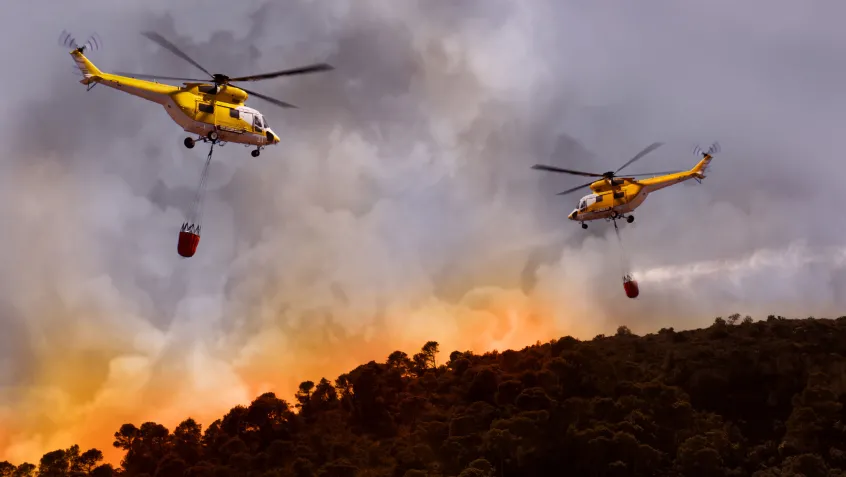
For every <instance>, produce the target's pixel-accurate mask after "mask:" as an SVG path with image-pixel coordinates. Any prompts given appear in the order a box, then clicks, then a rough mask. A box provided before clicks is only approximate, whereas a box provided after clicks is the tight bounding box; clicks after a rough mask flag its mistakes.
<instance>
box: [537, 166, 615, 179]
mask: <svg viewBox="0 0 846 477" xmlns="http://www.w3.org/2000/svg"><path fill="white" fill-rule="evenodd" d="M532 169H537V170H539V171H549V172H560V173H562V174H573V175H577V176H585V177H605V176H603V175H602V174H594V173H592V172H582V171H574V170H571V169H562V168H560V167H554V166H547V165H544V164H535V165H534V166H532Z"/></svg>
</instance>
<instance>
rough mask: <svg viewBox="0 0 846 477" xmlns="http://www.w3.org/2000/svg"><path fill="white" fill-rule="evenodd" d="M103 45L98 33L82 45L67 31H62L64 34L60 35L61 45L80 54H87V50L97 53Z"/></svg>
mask: <svg viewBox="0 0 846 477" xmlns="http://www.w3.org/2000/svg"><path fill="white" fill-rule="evenodd" d="M102 44H103V42H102V40H100V35H98V34H96V33H94V34H93V35H91V36H90V37H88V39H87V40H85V43H83V44H82V45H80V44H79V43H78V42H77V41H76V38H74V37H73V35H71V34H70V33H69V32H68V31H67V30H62V34H61V35H59V45H61V46H64V47H65V48H70V49H72V50H78V51H79V52H80V53H83V52H85V50H88V51H97V50H99V49H100V47H101V46H102Z"/></svg>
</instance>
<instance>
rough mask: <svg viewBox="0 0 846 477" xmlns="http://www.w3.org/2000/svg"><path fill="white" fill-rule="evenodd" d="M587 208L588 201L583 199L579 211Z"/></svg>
mask: <svg viewBox="0 0 846 477" xmlns="http://www.w3.org/2000/svg"><path fill="white" fill-rule="evenodd" d="M586 208H587V201H586V200H584V199H582V201H581V202H579V210H585V209H586Z"/></svg>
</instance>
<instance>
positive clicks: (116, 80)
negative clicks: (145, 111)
mask: <svg viewBox="0 0 846 477" xmlns="http://www.w3.org/2000/svg"><path fill="white" fill-rule="evenodd" d="M142 34H143V35H144V36H145V37H147V38H149V39H150V40H153V41H154V42H156V43H158V44H159V45H160V46H162V47H163V48H165V49H167V50H168V51H170V52H171V53H173V54H175V55H176V56H178V57H180V58H182V59H183V60H185V61H187V62H189V63H191V64H192V65H194V66H195V67H197V68H199V69H200V70H202V71H203V72H204V73H206V74H207V75H209V77H210V80H200V79H191V78H174V77H169V76H156V75H139V74H133V73H119V72H115V73H106V72H103V71H101V70H100V69H98V68H97V67H96V66H94V64H93V63H91V61H89V60H88V58H86V57H85V55H84V54H83V53H84V52H85V50H86V48H88V49H89V50H93V49H96V48H97V47H98V46H99V42H98V40H97V38H96V36H92V37H91V38H90V39H89V40H88V41H87V42H86V43H85V44H83V45H82V46H79V45H78V44H77V43H76V40H74V39H73V38H72V37H71V36H70V35H69V34H67V32H62V36H61V37H60V42H61V43H62V44H64V45H65V46H69V47H71V48H73V49H72V50H71V52H70V54H71V57H73V60H74V62H75V63H76V66H77V68H79V71H81V72H82V80H80V83H82V84H84V85H86V86H88V90H89V91H90V90H91V89H92V88H93V87H94V86H95V85H96V84H103V85H105V86H108V87H110V88H114V89H116V90H118V91H123V92H124V93H129V94H131V95H133V96H138V97H140V98H143V99H146V100H148V101H152V102H154V103H158V104H161V105H162V106H163V107H164V108H165V111H167V114H168V115H169V116H170V118H171V119H173V121H174V122H176V124H178V125H180V126H181V127H182V129H184V130H185V131H187V132H189V133H192V134H197V135H198V136H199V137H198V138H197V139H194V138H191V137H187V138H185V141H184V144H185V147H187V148H189V149H191V148H193V147H194V144H195V143H196V142H197V141H203V142H211V143H212V146H214V144H215V143H218V142H232V143H238V144H243V145H246V146H248V147H249V146H255V147H256V149H254V150H253V151H252V156H253V157H258V156H259V154H260V153H261V149H262V148H264V147H266V146H269V145H273V144H278V143H279V136H278V135H276V133H275V132H273V130H272V129H270V126H269V125H268V124H267V120H266V119H265V118H264V115H262V114H261V112H259V111H258V110H257V109H254V108H250V107H247V106H246V105H245V104H244V103H245V102H246V101H247V98H248V97H249V95H252V96H255V97H257V98H261V99H263V100H265V101H268V102H270V103H273V104H275V105H277V106H281V107H283V108H295V107H296V106H294V105H292V104H288V103H285V102H282V101H279V100H278V99H274V98H271V97H268V96H265V95H263V94H260V93H256V92H254V91H250V90H248V89H246V88H241V87H236V86H234V85H232V83H233V82H240V81H259V80H265V79H270V78H276V77H279V76H291V75H299V74H306V73H316V72H319V71H329V70H332V69H334V68H333V67H332V66H330V65H327V64H325V63H318V64H313V65H309V66H303V67H300V68H294V69H288V70H283V71H276V72H273V73H265V74H258V75H251V76H242V77H237V78H230V77H229V76H226V75H223V74H211V73H209V72H208V71H207V70H206V69H205V68H203V67H202V66H200V64H199V63H197V62H196V61H194V60H192V59H191V58H190V57H188V55H186V54H185V53H183V52H182V51H181V50H180V49H179V48H177V47H176V46H174V45H173V44H172V43H171V42H169V41H168V40H166V39H165V38H163V37H162V36H161V35H159V34H158V33H154V32H144V33H142ZM137 78H147V79H161V80H176V81H185V83H183V85H184V86H181V87H179V86H172V85H168V84H162V83H158V82H155V81H145V80H142V79H137Z"/></svg>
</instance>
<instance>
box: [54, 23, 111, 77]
mask: <svg viewBox="0 0 846 477" xmlns="http://www.w3.org/2000/svg"><path fill="white" fill-rule="evenodd" d="M59 43H60V44H61V45H63V46H65V47H70V48H72V50H71V51H70V55H71V57H72V58H73V61H74V63H76V67H77V68H79V71H80V72H81V73H82V80H81V81H80V83H82V84H85V85H87V84H90V83H92V82H94V80H95V79H96V77H98V76H101V75H102V74H103V72H102V71H100V69H99V68H97V67H96V66H94V63H91V61H89V60H88V58H86V57H85V55H84V54H83V52H84V51H85V50H86V49H88V50H90V51H97V50H98V49H99V48H100V44H101V42H100V39H99V37H98V35H97V34H96V33H95V34H93V35H91V37H89V38H88V40H87V41H86V42H85V43H84V44H83V45H82V46H79V44H78V43H77V42H76V39H75V38H73V37H72V36H71V35H70V33H68V32H67V31H62V35H61V36H60V37H59Z"/></svg>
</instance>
